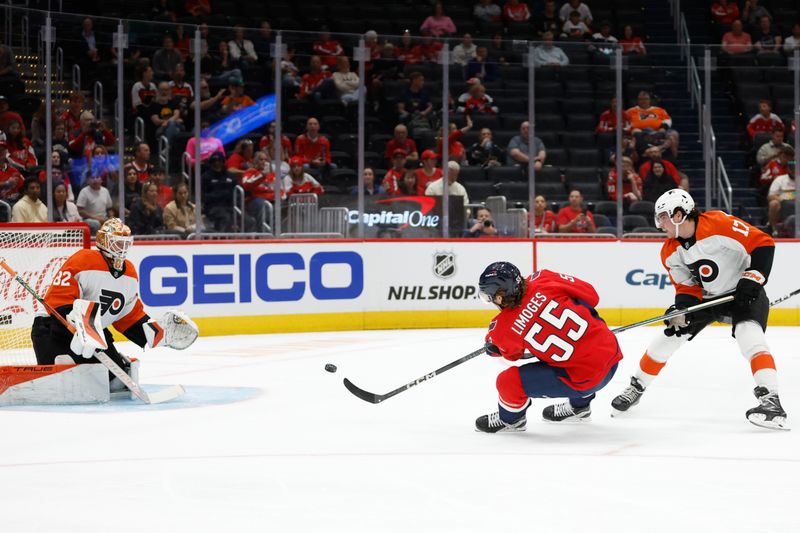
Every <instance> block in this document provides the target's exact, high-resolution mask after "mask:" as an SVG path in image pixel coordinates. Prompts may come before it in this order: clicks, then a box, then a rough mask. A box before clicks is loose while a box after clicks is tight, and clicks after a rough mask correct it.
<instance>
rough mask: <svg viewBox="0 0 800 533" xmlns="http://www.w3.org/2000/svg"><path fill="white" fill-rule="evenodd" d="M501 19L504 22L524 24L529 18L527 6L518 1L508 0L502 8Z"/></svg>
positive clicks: (529, 13)
mask: <svg viewBox="0 0 800 533" xmlns="http://www.w3.org/2000/svg"><path fill="white" fill-rule="evenodd" d="M503 18H504V19H505V20H506V22H525V21H527V20H529V19H530V18H531V12H530V10H529V9H528V4H525V3H523V2H520V1H519V0H508V2H506V3H505V5H504V6H503Z"/></svg>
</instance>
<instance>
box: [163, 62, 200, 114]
mask: <svg viewBox="0 0 800 533" xmlns="http://www.w3.org/2000/svg"><path fill="white" fill-rule="evenodd" d="M185 78H186V67H184V66H183V63H178V64H177V65H176V66H175V70H173V71H172V80H170V82H169V90H170V92H171V93H172V98H174V99H176V100H178V103H179V105H180V106H181V107H182V108H184V109H188V108H189V104H190V103H191V102H193V101H194V91H193V90H192V86H191V85H189V84H188V83H186V81H185Z"/></svg>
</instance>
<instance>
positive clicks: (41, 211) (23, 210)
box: [11, 176, 47, 223]
mask: <svg viewBox="0 0 800 533" xmlns="http://www.w3.org/2000/svg"><path fill="white" fill-rule="evenodd" d="M22 192H23V193H24V196H23V197H22V198H20V199H19V201H18V202H17V203H15V204H14V207H13V208H12V209H11V222H27V223H38V222H47V206H46V205H44V204H43V203H42V201H41V200H40V199H39V195H40V194H41V192H42V186H41V184H40V183H39V178H36V177H34V176H31V177H30V178H27V179H26V180H25V183H24V184H23V185H22Z"/></svg>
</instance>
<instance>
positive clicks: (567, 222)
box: [556, 189, 597, 233]
mask: <svg viewBox="0 0 800 533" xmlns="http://www.w3.org/2000/svg"><path fill="white" fill-rule="evenodd" d="M556 224H557V225H558V232H559V233H594V232H595V231H597V227H596V226H595V224H594V216H593V215H592V213H591V211H588V210H587V209H586V208H585V207H584V205H583V194H582V193H581V191H580V190H578V189H572V190H571V191H570V192H569V205H567V206H565V207H562V208H561V209H560V210H559V211H558V215H557V216H556Z"/></svg>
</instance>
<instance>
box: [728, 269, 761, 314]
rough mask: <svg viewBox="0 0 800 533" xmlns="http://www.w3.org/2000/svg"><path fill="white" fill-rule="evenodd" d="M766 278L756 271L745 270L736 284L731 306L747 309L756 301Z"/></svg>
mask: <svg viewBox="0 0 800 533" xmlns="http://www.w3.org/2000/svg"><path fill="white" fill-rule="evenodd" d="M765 281H767V280H766V278H765V277H764V276H763V275H762V274H761V272H759V271H758V270H745V271H744V272H743V273H742V277H741V278H740V279H739V283H737V284H736V294H734V296H733V305H735V306H736V307H739V308H742V309H747V308H748V307H750V306H751V305H753V303H755V301H756V300H757V299H758V296H759V295H760V294H761V290H762V288H761V287H762V286H763V285H764V282H765Z"/></svg>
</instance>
